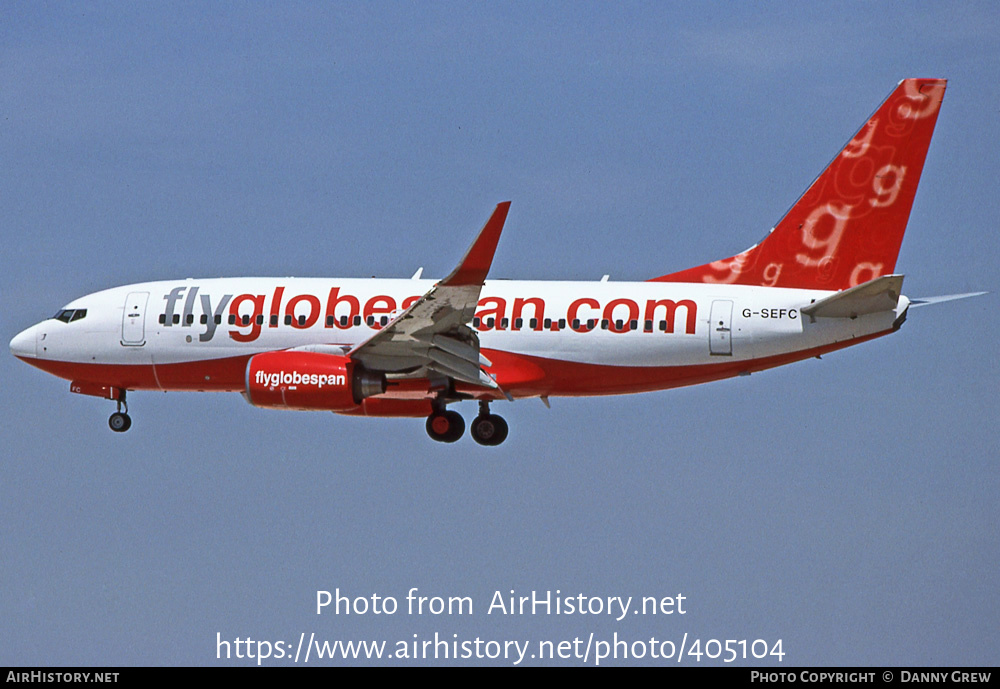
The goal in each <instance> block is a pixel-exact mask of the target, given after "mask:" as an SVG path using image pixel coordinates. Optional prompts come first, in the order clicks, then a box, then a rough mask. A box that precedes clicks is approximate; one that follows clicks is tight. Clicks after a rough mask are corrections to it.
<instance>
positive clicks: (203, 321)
mask: <svg viewBox="0 0 1000 689" xmlns="http://www.w3.org/2000/svg"><path fill="white" fill-rule="evenodd" d="M198 320H199V322H200V323H201V324H202V325H208V314H206V313H203V314H201V318H200V319H198Z"/></svg>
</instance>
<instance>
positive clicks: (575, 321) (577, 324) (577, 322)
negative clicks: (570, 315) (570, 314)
mask: <svg viewBox="0 0 1000 689" xmlns="http://www.w3.org/2000/svg"><path fill="white" fill-rule="evenodd" d="M579 329H580V319H579V318H574V319H573V330H579Z"/></svg>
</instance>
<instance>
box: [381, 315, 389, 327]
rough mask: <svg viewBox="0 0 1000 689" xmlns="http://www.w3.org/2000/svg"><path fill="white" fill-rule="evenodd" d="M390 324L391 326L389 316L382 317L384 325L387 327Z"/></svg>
mask: <svg viewBox="0 0 1000 689" xmlns="http://www.w3.org/2000/svg"><path fill="white" fill-rule="evenodd" d="M388 324H389V317H388V316H382V325H383V326H386V325H388Z"/></svg>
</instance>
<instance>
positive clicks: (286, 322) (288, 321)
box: [285, 314, 292, 325]
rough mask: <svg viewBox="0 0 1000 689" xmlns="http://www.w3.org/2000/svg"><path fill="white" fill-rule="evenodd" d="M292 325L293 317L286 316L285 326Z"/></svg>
mask: <svg viewBox="0 0 1000 689" xmlns="http://www.w3.org/2000/svg"><path fill="white" fill-rule="evenodd" d="M291 324H292V317H291V316H289V315H287V314H286V315H285V325H291Z"/></svg>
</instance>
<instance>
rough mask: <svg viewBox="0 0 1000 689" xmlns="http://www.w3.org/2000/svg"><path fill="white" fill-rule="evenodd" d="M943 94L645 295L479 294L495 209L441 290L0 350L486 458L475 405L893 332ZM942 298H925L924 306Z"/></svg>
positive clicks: (27, 340) (132, 316)
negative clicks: (726, 253) (402, 433)
mask: <svg viewBox="0 0 1000 689" xmlns="http://www.w3.org/2000/svg"><path fill="white" fill-rule="evenodd" d="M944 91H945V81H944V80H943V79H906V80H904V81H902V82H900V84H899V85H898V86H897V87H896V89H895V90H894V91H893V92H892V93H891V94H890V95H889V97H888V98H887V99H886V100H885V101H884V102H883V103H882V105H881V106H880V107H879V108H878V109H877V110H876V111H875V113H874V114H873V115H872V116H871V117H870V118H869V119H868V120H867V121H866V122H865V123H864V125H863V126H862V127H861V129H860V130H859V131H858V132H857V133H856V134H855V136H854V137H853V138H852V139H851V140H850V141H849V142H848V143H847V145H846V146H845V147H844V149H843V150H842V151H841V152H840V154H839V155H837V157H836V158H834V160H833V162H831V163H830V165H829V166H828V167H827V168H826V170H825V171H823V172H822V174H820V175H819V177H817V178H816V180H815V181H814V182H813V183H812V185H810V186H809V188H808V189H807V190H806V192H805V193H804V194H803V195H802V197H801V198H799V200H798V201H797V202H796V203H795V205H794V206H793V207H792V208H791V210H789V211H788V213H787V214H786V215H785V217H784V218H782V219H781V221H780V222H778V224H777V225H776V226H775V227H774V228H773V229H772V230H771V232H770V233H769V234H768V235H767V237H766V238H765V239H764V240H763V241H761V242H760V243H759V244H757V245H755V246H753V247H751V248H749V249H747V250H746V251H744V252H742V253H740V254H737V255H736V256H733V257H731V258H726V259H723V260H719V261H714V262H712V263H708V264H706V265H702V266H699V267H696V268H691V269H688V270H684V271H681V272H679V273H671V274H669V275H663V276H661V277H654V278H652V279H651V280H648V281H646V282H609V281H606V280H605V281H601V282H536V281H494V280H487V279H486V278H487V274H488V273H489V270H490V265H491V264H492V261H493V255H494V252H495V251H496V248H497V243H498V241H499V239H500V232H501V230H502V228H503V226H504V221H505V220H506V217H507V211H508V208H509V206H510V204H509V203H501V204H500V205H498V206H497V207H496V210H495V211H494V212H493V215H492V217H490V219H489V220H488V221H487V223H486V225H485V227H483V229H482V231H480V233H479V235H478V236H477V237H476V239H475V241H474V242H473V243H472V246H471V248H470V249H469V250H468V252H467V253H466V254H465V257H464V258H463V259H462V260H461V262H460V263H459V264H458V266H457V267H456V268H455V270H454V271H452V272H451V274H450V275H448V276H447V277H445V278H444V279H442V280H438V281H436V282H434V281H432V280H422V279H420V275H419V274H420V271H418V274H417V275H414V276H413V278H412V279H409V280H407V279H388V280H383V279H374V278H373V279H328V278H308V279H302V278H216V279H203V280H201V279H199V280H192V279H188V280H172V281H161V282H146V283H141V284H134V285H127V286H125V287H116V288H114V289H109V290H105V291H102V292H97V293H95V294H89V295H87V296H85V297H81V298H80V299H76V300H74V301H72V302H70V303H69V304H67V305H66V306H64V307H63V308H61V309H59V311H57V312H56V314H55V315H54V316H53V317H52V318H49V319H47V320H44V321H42V322H41V323H38V324H37V325H33V326H31V327H30V328H28V329H26V330H24V331H23V332H21V333H20V334H18V335H17V336H16V337H15V338H14V339H13V340H12V341H11V343H10V348H11V351H12V352H13V353H14V355H15V356H17V357H18V358H20V359H21V360H23V361H25V362H27V363H29V364H31V365H33V366H36V367H38V368H40V369H42V370H43V371H47V372H49V373H51V374H53V375H56V376H60V377H62V378H65V379H67V380H69V381H71V383H70V390H71V391H72V392H77V393H81V394H85V395H94V396H97V397H104V398H107V399H109V400H114V401H115V402H117V405H118V409H117V411H116V412H115V413H114V414H112V415H111V418H110V420H109V425H110V426H111V429H112V430H114V431H119V432H120V431H126V430H128V428H129V427H130V426H131V423H132V422H131V419H130V417H129V415H128V407H127V405H126V392H127V391H130V390H197V391H210V390H211V391H226V392H240V393H242V394H243V396H244V397H245V398H246V400H247V401H248V402H249V403H250V404H253V405H256V406H258V407H268V408H275V409H302V410H326V411H332V412H336V413H338V414H351V415H358V416H410V417H414V416H416V417H427V424H426V426H427V433H428V434H429V435H430V437H431V438H433V439H434V440H438V441H441V442H454V441H456V440H458V439H459V438H460V437H461V436H462V434H463V433H464V431H465V422H464V420H463V419H462V416H461V415H459V414H458V413H457V412H456V411H454V410H450V409H448V408H447V407H448V405H449V404H453V403H456V402H461V401H463V400H475V401H477V402H478V405H479V413H478V415H477V416H476V418H475V420H474V421H473V422H472V425H471V426H472V427H471V435H472V437H473V439H474V440H476V442H478V443H480V444H481V445H499V444H500V443H502V442H503V441H504V439H505V438H506V437H507V432H508V427H507V423H506V422H505V421H504V420H503V418H502V417H500V416H498V415H497V414H494V413H493V412H491V411H490V403H491V402H493V401H497V400H502V399H507V400H515V399H522V398H528V397H539V398H541V400H542V401H543V402H545V403H546V404H548V398H549V397H554V396H579V395H613V394H624V393H632V392H646V391H650V390H663V389H667V388H675V387H680V386H684V385H694V384H696V383H706V382H709V381H714V380H720V379H723V378H729V377H732V376H739V375H748V374H750V373H752V372H755V371H762V370H764V369H768V368H772V367H775V366H781V365H783V364H788V363H791V362H793V361H800V360H802V359H807V358H810V357H815V356H818V355H821V354H825V353H827V352H831V351H833V350H837V349H841V348H843V347H848V346H850V345H854V344H859V343H861V342H865V341H867V340H871V339H873V338H876V337H881V336H883V335H888V334H889V333H892V332H895V331H896V330H898V329H899V327H900V326H901V325H902V324H903V321H904V320H905V319H906V315H907V311H908V309H909V307H910V306H912V305H914V304H916V303H918V302H917V301H916V300H914V301H910V300H909V299H907V298H906V297H905V296H902V293H901V289H902V284H903V276H902V275H899V274H895V273H894V270H895V267H896V257H897V255H898V253H899V248H900V243H901V242H902V240H903V232H904V230H905V229H906V224H907V220H908V218H909V215H910V208H911V206H912V204H913V198H914V195H915V194H916V191H917V183H918V182H919V180H920V173H921V169H922V167H923V164H924V158H925V156H926V154H927V149H928V146H929V145H930V141H931V135H932V133H933V131H934V125H935V122H936V121H937V116H938V110H939V108H940V106H941V102H942V99H943V96H944ZM961 296H972V295H954V296H951V297H939V298H936V299H933V300H926V301H925V302H924V303H928V302H930V301H943V300H947V299H952V298H959V297H961Z"/></svg>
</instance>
